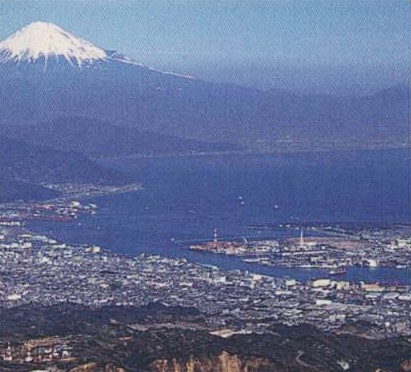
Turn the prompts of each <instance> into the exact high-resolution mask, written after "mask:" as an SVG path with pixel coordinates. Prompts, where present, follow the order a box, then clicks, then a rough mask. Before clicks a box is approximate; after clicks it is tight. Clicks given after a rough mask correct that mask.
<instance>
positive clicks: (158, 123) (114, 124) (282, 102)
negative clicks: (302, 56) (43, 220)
mask: <svg viewBox="0 0 411 372" xmlns="http://www.w3.org/2000/svg"><path fill="white" fill-rule="evenodd" d="M0 84H1V90H0V112H1V113H2V115H1V119H0V120H1V121H2V123H1V124H2V125H1V131H2V133H1V134H3V135H5V136H7V137H9V138H16V139H20V140H24V141H26V142H29V143H32V144H36V145H38V144H40V145H43V146H47V147H50V148H54V149H56V150H64V151H76V152H79V153H83V154H85V155H87V156H97V157H111V156H124V155H161V154H187V153H190V154H191V153H203V152H224V151H253V152H260V151H301V150H304V151H318V150H323V149H328V150H329V149H340V148H344V149H357V148H369V147H379V148H381V147H382V148H383V147H398V146H406V145H407V144H408V143H409V130H408V129H409V128H408V119H409V90H408V86H407V85H406V84H404V85H403V86H396V87H392V88H390V89H386V90H384V91H381V92H379V93H377V94H374V95H369V96H363V97H333V96H319V95H306V96H300V95H296V94H293V93H290V92H287V91H283V90H275V89H273V90H271V91H262V90H253V89H249V88H243V87H240V86H236V85H230V84H215V83H208V82H205V81H202V80H199V79H195V78H192V77H188V76H182V75H178V74H173V73H167V72H162V71H157V70H155V69H151V68H148V67H145V66H143V65H141V64H139V63H137V62H135V61H132V60H130V59H128V58H127V57H125V56H123V55H121V54H119V53H117V52H115V51H107V50H104V49H101V48H99V47H96V46H94V45H93V44H91V43H89V42H87V41H84V40H82V39H78V38H76V37H74V36H73V35H71V34H69V33H68V32H66V31H64V30H62V29H61V28H59V27H58V26H56V25H54V24H50V23H43V22H35V23H32V24H30V25H28V26H26V27H25V28H23V29H22V30H20V31H18V32H16V33H15V34H14V35H12V36H10V37H9V38H7V39H6V40H4V41H2V42H0Z"/></svg>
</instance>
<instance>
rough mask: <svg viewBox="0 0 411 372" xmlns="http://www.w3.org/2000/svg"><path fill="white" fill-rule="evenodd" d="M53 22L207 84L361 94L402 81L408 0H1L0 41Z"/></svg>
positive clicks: (405, 64)
mask: <svg viewBox="0 0 411 372" xmlns="http://www.w3.org/2000/svg"><path fill="white" fill-rule="evenodd" d="M36 20H42V21H48V22H54V23H56V24H58V25H59V26H61V27H62V28H64V29H66V30H67V31H69V32H71V33H73V34H74V35H76V36H81V37H82V38H84V39H87V40H89V41H91V42H93V43H94V44H96V45H98V46H101V47H103V48H105V49H117V50H119V51H121V52H123V53H125V54H127V55H129V56H130V57H132V58H134V59H136V60H137V61H139V62H142V63H144V64H147V65H150V66H153V67H157V68H163V69H167V70H174V71H176V72H184V73H188V74H192V75H195V76H198V77H201V78H203V79H206V80H213V81H230V82H236V83H240V84H246V85H249V86H259V87H264V88H268V87H275V86H276V87H281V88H288V89H293V90H296V91H308V92H311V91H313V92H344V93H348V92H352V91H355V92H368V91H372V90H375V89H379V88H381V87H385V86H389V85H394V84H398V83H401V82H404V81H406V80H407V79H408V78H409V76H408V75H409V74H408V72H409V71H410V69H409V66H410V64H409V58H410V57H409V54H410V45H409V44H410V40H409V28H410V5H409V1H408V0H221V1H214V0H185V1H183V0H179V1H178V0H149V1H145V0H117V1H115V0H100V1H86V0H71V1H63V0H27V1H24V0H0V38H1V39H3V38H5V37H6V36H8V35H9V34H11V33H12V32H14V31H16V30H17V29H19V28H21V27H23V26H24V25H26V24H27V23H30V22H32V21H36Z"/></svg>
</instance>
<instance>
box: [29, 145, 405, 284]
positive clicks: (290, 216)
mask: <svg viewBox="0 0 411 372" xmlns="http://www.w3.org/2000/svg"><path fill="white" fill-rule="evenodd" d="M105 165H108V166H110V167H113V168H116V169H121V170H124V171H126V172H128V173H130V174H132V175H133V176H134V177H135V178H136V180H138V181H140V182H141V183H142V184H143V187H144V188H143V190H141V191H138V192H133V193H128V194H122V195H111V196H106V197H100V198H96V199H93V200H90V202H94V203H96V204H97V205H98V207H99V209H98V214H97V215H94V216H83V217H81V218H80V219H79V220H77V221H75V222H69V223H50V222H35V223H34V222H33V223H31V224H30V227H31V228H32V229H34V230H36V231H41V232H43V233H48V234H50V235H52V236H54V237H56V238H58V239H61V240H64V241H68V242H70V243H87V244H99V245H101V246H103V247H104V248H108V249H110V250H112V251H115V252H119V253H125V254H130V255H135V254H138V253H141V252H148V253H155V254H162V255H166V256H171V257H186V258H188V259H190V260H193V261H197V262H201V263H205V264H212V265H218V266H221V267H223V268H226V269H241V270H250V271H256V272H260V273H264V274H269V275H280V276H294V277H297V278H298V279H300V280H306V279H309V278H315V277H320V276H324V275H325V274H326V273H324V272H321V271H319V270H295V269H279V268H267V267H261V266H258V265H254V264H247V263H243V262H241V261H240V260H238V259H235V258H232V257H225V256H219V255H213V254H205V253H198V252H192V251H189V250H188V249H187V246H188V244H189V242H190V241H203V240H205V239H210V238H211V237H212V234H213V230H214V229H217V230H218V233H219V236H220V238H221V239H228V238H234V237H237V238H241V237H258V238H264V237H276V236H290V235H291V236H293V235H296V234H298V231H297V230H293V229H287V230H284V229H255V228H254V229H252V228H250V226H251V225H256V224H257V225H275V224H279V223H293V224H299V223H301V224H303V223H316V222H327V223H357V224H370V223H371V224H381V223H382V224H386V223H407V222H408V221H409V211H410V198H409V185H410V153H409V152H408V150H384V151H359V152H335V153H330V152H327V153H305V154H303V153H301V154H292V155H290V154H287V155H207V156H191V157H162V158H139V159H130V158H129V159H116V160H110V161H108V160H107V161H105ZM175 241H183V242H185V243H182V244H176V243H175ZM409 274H410V272H409V270H408V271H407V270H395V269H377V270H366V269H352V270H350V271H349V272H348V273H347V274H346V275H345V278H346V279H349V280H353V281H359V280H365V281H386V282H394V281H398V282H401V283H406V282H408V277H409Z"/></svg>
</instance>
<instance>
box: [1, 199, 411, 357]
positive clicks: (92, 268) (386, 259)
mask: <svg viewBox="0 0 411 372" xmlns="http://www.w3.org/2000/svg"><path fill="white" fill-rule="evenodd" d="M96 212H97V213H98V207H97V206H96V205H95V204H82V203H81V202H79V201H70V202H66V203H64V202H63V201H59V202H57V203H56V204H53V203H48V204H31V205H29V204H28V205H26V206H25V207H23V206H20V207H19V208H17V209H15V210H14V212H11V209H10V207H8V208H6V209H5V210H4V211H3V212H2V218H1V222H0V266H1V268H2V270H1V273H0V275H1V281H0V283H1V286H0V294H1V295H0V307H1V308H18V307H21V306H25V305H28V304H31V305H33V304H35V305H41V306H45V307H48V306H54V305H58V304H64V303H70V304H76V305H83V306H87V307H90V308H99V307H104V306H120V307H139V306H146V305H149V304H150V303H160V304H162V305H164V306H167V307H176V306H179V307H187V308H196V309H198V310H199V311H200V312H201V313H202V314H204V316H205V323H204V325H203V327H204V328H205V329H207V330H208V331H209V332H210V333H212V334H216V335H219V336H221V337H228V336H231V335H233V334H237V333H239V334H251V333H264V332H269V331H268V328H269V325H270V324H271V322H273V321H276V322H280V323H282V324H286V325H289V326H293V325H299V324H311V325H313V326H315V327H317V328H319V329H321V330H323V331H326V332H331V331H337V330H338V331H339V332H344V329H345V328H344V327H346V326H347V325H349V324H352V323H358V322H361V321H363V322H368V323H371V324H372V325H373V327H372V328H370V329H369V330H368V331H367V337H371V338H374V339H384V338H386V337H396V336H407V335H409V333H410V324H409V319H410V303H411V294H410V286H409V284H408V285H404V284H403V285H401V284H398V283H367V282H360V283H353V282H349V281H346V280H341V279H339V278H338V273H337V274H335V275H333V274H334V273H333V272H332V271H330V272H329V275H324V277H320V278H317V279H314V280H310V281H307V282H299V281H297V280H296V279H294V278H292V277H287V278H280V277H271V276H266V275H261V274H256V273H253V272H248V271H245V272H244V271H240V270H235V271H225V270H222V269H220V268H218V267H216V266H209V265H200V264H196V263H194V262H189V261H187V260H186V259H171V258H166V257H161V256H154V255H146V254H141V255H138V256H135V257H131V256H123V255H119V254H115V253H111V252H108V251H106V250H104V249H102V248H101V247H99V246H87V245H69V244H66V243H64V242H59V241H56V240H55V239H52V238H50V237H47V236H45V235H41V234H36V233H34V232H32V231H30V230H28V229H27V228H26V227H25V226H24V222H25V218H26V219H29V218H30V216H31V217H32V218H33V217H36V218H41V216H42V217H43V218H52V219H53V220H57V221H65V220H66V218H70V219H74V218H78V216H80V215H81V214H84V213H96ZM407 231H408V230H407V229H406V228H404V227H398V226H397V227H393V228H392V229H388V230H387V229H385V230H384V231H382V230H381V231H376V230H372V231H371V230H369V231H366V232H364V231H361V232H356V233H354V234H353V235H352V236H350V237H349V238H347V236H344V237H343V238H329V237H327V238H315V239H316V240H315V241H314V238H308V237H307V238H304V237H303V234H302V233H301V236H300V237H299V238H295V239H288V240H286V242H282V241H281V240H280V241H276V240H268V241H267V240H264V241H251V242H247V243H245V242H220V241H218V240H217V239H216V238H215V239H214V240H213V241H211V242H208V243H205V244H203V245H196V246H192V247H191V249H197V250H198V249H200V250H202V249H203V250H208V251H214V252H216V253H224V254H231V255H238V256H240V257H242V258H243V259H244V260H251V262H255V261H258V262H261V263H262V264H265V263H266V262H267V260H268V259H267V258H266V257H269V264H270V265H274V264H276V262H278V265H279V266H281V265H288V266H291V267H306V264H307V263H310V264H313V263H314V264H313V266H314V267H321V268H327V269H331V270H334V269H338V268H341V267H344V268H349V267H350V266H351V265H354V264H363V263H364V262H369V263H370V262H371V263H372V262H375V265H369V267H373V266H377V265H382V264H384V265H387V266H390V265H394V267H397V268H398V267H400V268H403V265H406V263H407V262H409V259H410V252H411V239H410V237H409V236H408V235H406V234H407ZM360 236H361V238H362V239H359V237H360ZM341 239H342V240H341ZM320 241H321V242H322V243H321V244H320V243H319V242H320ZM347 241H351V246H350V245H349V244H348V243H347ZM337 242H338V243H339V245H338V244H337ZM352 242H356V245H353V243H352ZM342 247H344V248H342ZM373 247H375V248H373ZM267 255H268V256H267ZM377 257H378V259H377ZM276 260H277V261H276ZM364 270H366V268H364ZM4 345H5V347H6V346H7V348H6V349H5V350H3V352H2V353H3V359H4V361H7V360H11V359H10V358H11V357H12V354H13V353H12V349H10V345H9V344H4ZM59 350H60V351H58V350H57V351H56V350H54V354H56V355H60V354H61V355H62V353H63V352H64V353H65V355H69V354H68V351H64V350H66V349H65V348H64V347H61V348H60V349H59ZM24 358H26V359H27V358H28V360H29V361H30V362H32V357H31V356H30V354H29V355H25V356H24Z"/></svg>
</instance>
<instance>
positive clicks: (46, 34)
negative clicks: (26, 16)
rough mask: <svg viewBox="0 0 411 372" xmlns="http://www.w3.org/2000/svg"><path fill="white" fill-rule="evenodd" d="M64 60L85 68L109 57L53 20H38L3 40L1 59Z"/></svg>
mask: <svg viewBox="0 0 411 372" xmlns="http://www.w3.org/2000/svg"><path fill="white" fill-rule="evenodd" d="M51 58H53V59H56V60H60V59H63V60H65V61H67V62H69V63H70V64H72V65H77V66H79V67H81V66H82V65H84V64H90V63H93V62H95V61H100V60H104V59H106V58H107V53H106V52H105V51H104V50H103V49H100V48H98V47H96V46H94V45H93V44H91V43H89V42H88V41H85V40H82V39H79V38H76V37H75V36H73V35H71V34H70V33H68V32H66V31H64V30H63V29H61V28H60V27H58V26H57V25H55V24H53V23H46V22H34V23H30V24H29V25H27V26H26V27H24V28H22V29H21V30H20V31H17V32H16V33H14V34H13V35H11V36H10V37H8V38H7V39H5V40H3V41H1V42H0V62H1V63H6V62H36V61H37V60H44V61H45V63H47V60H49V59H51Z"/></svg>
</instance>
